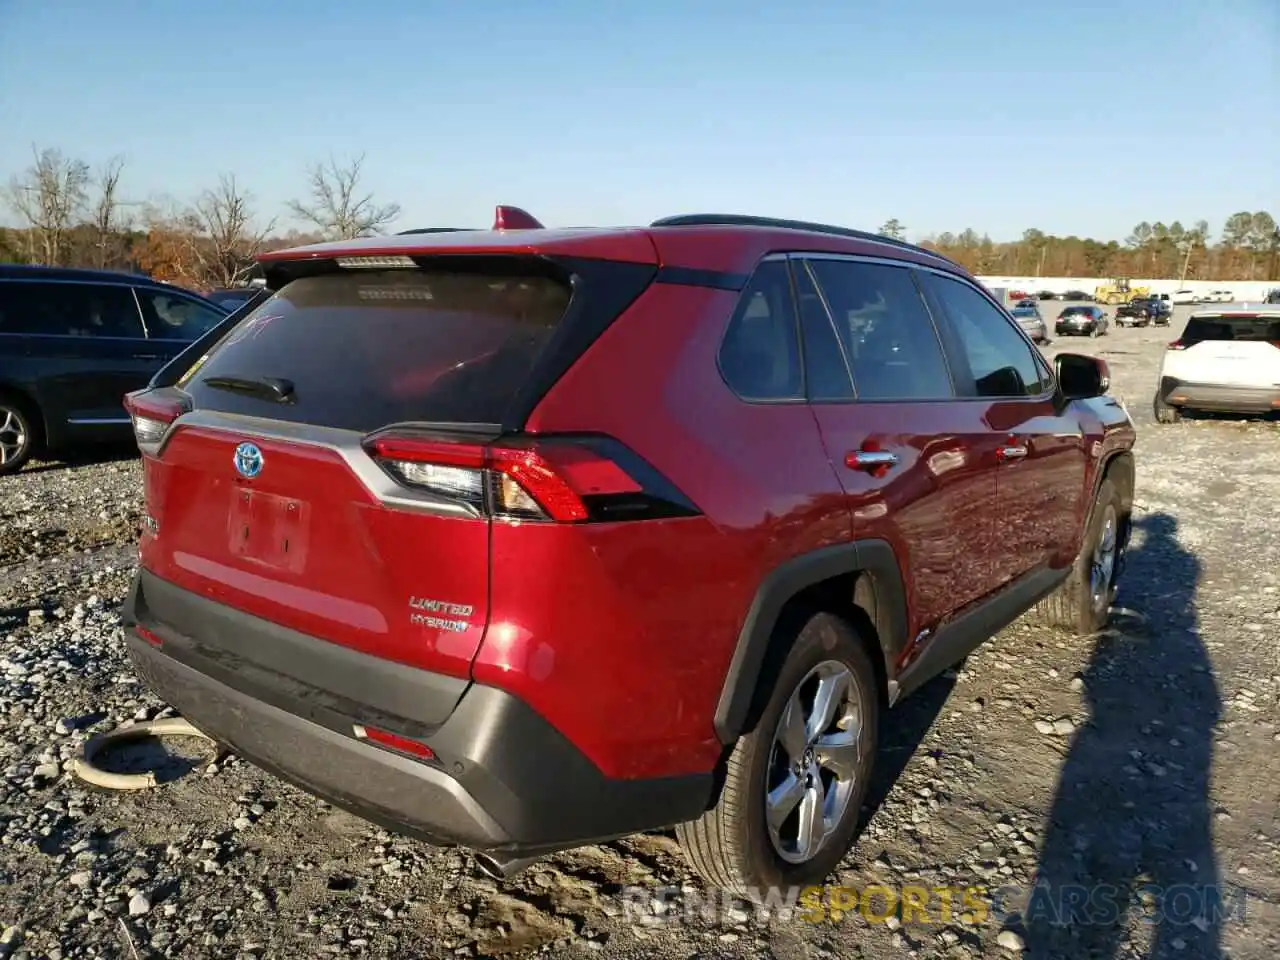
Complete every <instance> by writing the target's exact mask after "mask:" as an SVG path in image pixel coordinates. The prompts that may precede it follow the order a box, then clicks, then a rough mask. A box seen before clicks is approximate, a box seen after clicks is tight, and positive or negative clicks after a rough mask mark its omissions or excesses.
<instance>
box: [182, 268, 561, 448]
mask: <svg viewBox="0 0 1280 960" xmlns="http://www.w3.org/2000/svg"><path fill="white" fill-rule="evenodd" d="M513 259H514V258H504V260H505V261H506V262H505V263H504V264H501V265H498V264H493V265H489V266H487V267H474V268H472V269H461V268H458V269H443V268H434V269H421V270H361V271H359V272H351V273H342V274H332V275H325V276H317V277H307V278H303V279H298V280H294V281H293V282H291V283H288V284H287V285H285V286H284V287H283V288H282V289H281V290H280V291H278V292H277V293H276V294H274V295H273V296H272V297H271V298H270V299H268V300H266V301H264V302H263V303H261V304H260V305H259V306H257V307H256V308H254V309H253V310H251V311H250V312H249V313H248V314H247V315H246V316H245V317H244V318H243V319H242V320H241V321H240V322H239V323H237V324H236V325H235V326H234V327H233V328H232V329H231V330H230V331H229V332H228V333H227V335H226V336H224V337H223V338H222V339H221V340H220V341H219V342H218V343H217V345H216V346H214V347H213V348H212V349H211V351H210V353H209V354H207V355H206V356H205V357H204V358H202V360H200V361H197V363H196V364H195V366H194V367H192V368H191V369H189V370H188V371H187V372H186V373H185V374H184V375H183V377H182V379H181V380H180V381H179V384H180V385H181V386H182V387H183V389H185V390H186V391H187V392H188V393H190V394H191V396H192V398H193V399H194V401H195V403H196V405H197V406H198V407H203V408H209V409H216V410H224V411H228V412H233V413H244V414H250V415H254V416H263V417H270V418H272V419H277V420H290V421H295V422H300V423H312V424H319V425H323V426H330V427H339V428H343V429H349V430H358V431H361V432H368V431H370V430H374V429H377V428H379V427H383V426H387V425H389V424H393V423H401V422H408V421H424V422H438V423H475V424H496V423H500V422H502V419H503V414H504V412H505V411H506V409H507V408H508V406H509V405H510V404H511V402H512V400H513V399H514V398H515V396H516V394H517V392H518V391H519V389H520V387H521V386H522V384H523V383H524V382H525V379H526V378H527V376H528V374H529V372H530V371H531V369H532V368H533V366H534V363H535V362H536V361H537V360H538V358H539V357H540V356H541V354H542V352H543V351H544V349H545V348H546V346H547V344H548V341H549V340H550V338H551V337H552V335H553V334H554V333H555V332H556V328H557V326H558V325H559V323H560V322H561V319H562V318H563V317H564V314H565V311H566V309H567V307H568V304H569V299H570V288H569V286H568V284H567V283H566V282H564V281H562V280H561V279H560V278H559V277H558V276H556V277H553V276H551V275H549V274H547V273H545V272H543V270H544V269H545V268H539V267H537V266H536V265H532V264H526V263H523V262H522V263H521V264H520V265H513V264H512V263H510V261H512V260H513ZM210 378H221V379H222V380H223V382H227V381H233V382H239V383H243V384H252V383H253V382H255V381H261V382H266V381H270V380H287V381H289V384H290V385H291V386H292V388H293V392H292V395H291V396H290V397H289V400H288V402H279V401H277V400H275V399H273V398H272V397H271V396H270V394H269V391H266V392H262V391H259V392H257V393H254V392H245V391H241V390H236V389H231V390H229V389H224V388H217V387H213V386H211V385H210V384H209V383H208V381H209V380H210Z"/></svg>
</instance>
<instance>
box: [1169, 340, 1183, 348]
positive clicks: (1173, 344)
mask: <svg viewBox="0 0 1280 960" xmlns="http://www.w3.org/2000/svg"><path fill="white" fill-rule="evenodd" d="M1165 349H1166V350H1185V349H1187V345H1186V344H1185V343H1183V342H1182V341H1181V340H1173V341H1171V342H1170V343H1169V345H1168V346H1166V347H1165Z"/></svg>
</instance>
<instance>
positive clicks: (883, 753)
mask: <svg viewBox="0 0 1280 960" xmlns="http://www.w3.org/2000/svg"><path fill="white" fill-rule="evenodd" d="M962 667H963V664H959V665H957V666H956V667H953V668H952V669H951V670H948V671H946V672H945V673H943V674H942V675H941V676H939V677H935V678H934V679H933V680H930V681H929V682H928V683H927V684H925V685H924V686H923V687H921V688H920V689H919V690H918V691H916V692H915V693H914V694H912V695H911V696H910V697H907V698H906V699H904V700H903V701H902V702H901V703H900V704H898V706H896V707H894V708H893V711H892V713H891V714H889V720H890V722H887V723H884V724H882V727H881V730H880V746H879V749H878V750H877V751H876V762H875V766H874V767H873V768H872V774H871V785H870V786H869V787H868V788H867V799H866V800H865V801H864V802H863V808H862V818H861V820H860V822H859V823H858V831H857V834H856V835H857V836H861V835H862V831H863V830H864V829H865V828H866V826H867V824H868V823H869V822H870V821H871V818H872V817H874V816H875V815H876V811H878V810H879V809H880V807H881V805H883V803H884V802H885V800H886V799H887V798H888V796H889V793H890V792H891V791H892V790H893V788H894V785H895V784H897V782H898V778H899V777H901V776H902V771H903V770H905V769H906V767H907V763H908V762H909V761H910V760H911V758H912V757H913V756H915V754H916V751H917V750H919V749H920V744H921V743H922V742H923V741H924V738H925V734H927V733H928V732H929V728H930V727H932V726H933V724H934V722H935V721H936V720H937V719H938V715H939V714H940V713H942V708H943V707H944V706H945V705H946V702H947V700H948V699H949V698H950V696H951V691H952V690H954V689H955V686H956V670H958V669H961V668H962Z"/></svg>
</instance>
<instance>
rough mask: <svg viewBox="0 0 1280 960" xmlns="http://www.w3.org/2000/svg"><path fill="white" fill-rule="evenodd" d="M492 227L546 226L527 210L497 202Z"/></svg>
mask: <svg viewBox="0 0 1280 960" xmlns="http://www.w3.org/2000/svg"><path fill="white" fill-rule="evenodd" d="M493 229H495V230H545V229H546V228H545V227H544V226H543V225H542V224H541V223H539V222H538V219H537V217H535V216H534V215H533V214H531V213H530V212H529V211H528V210H521V209H520V208H519V207H508V206H505V205H502V204H499V205H498V206H497V207H496V208H495V209H494V211H493Z"/></svg>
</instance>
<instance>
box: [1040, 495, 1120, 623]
mask: <svg viewBox="0 0 1280 960" xmlns="http://www.w3.org/2000/svg"><path fill="white" fill-rule="evenodd" d="M1127 524H1128V518H1127V517H1126V516H1125V515H1124V504H1123V502H1122V501H1121V499H1120V494H1119V492H1118V491H1117V490H1116V487H1115V484H1113V483H1112V482H1111V479H1110V478H1107V479H1105V480H1103V481H1102V486H1101V487H1099V489H1098V496H1097V499H1096V500H1095V501H1094V507H1093V513H1092V515H1091V516H1090V518H1089V529H1088V530H1086V531H1085V537H1084V543H1083V544H1082V545H1081V548H1080V553H1079V554H1078V555H1077V556H1076V560H1075V563H1073V564H1072V566H1071V573H1070V574H1069V575H1068V577H1067V579H1066V582H1064V583H1063V584H1062V585H1061V586H1060V587H1058V589H1057V590H1055V591H1054V592H1053V593H1051V594H1049V596H1047V597H1045V598H1044V599H1043V600H1041V601H1040V602H1039V603H1038V604H1036V606H1035V608H1034V610H1033V616H1034V618H1035V620H1036V621H1037V622H1039V623H1041V624H1043V625H1044V626H1047V627H1053V628H1055V629H1059V630H1066V631H1068V632H1070V633H1073V634H1075V635H1076V636H1082V637H1087V636H1092V635H1093V634H1095V633H1097V632H1098V631H1099V630H1101V629H1102V628H1103V627H1104V626H1105V625H1106V623H1107V617H1108V616H1109V615H1110V611H1111V604H1112V603H1113V602H1114V601H1115V597H1116V578H1117V575H1118V573H1119V570H1120V565H1121V560H1122V553H1123V548H1124V539H1125V527H1126V526H1127Z"/></svg>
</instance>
